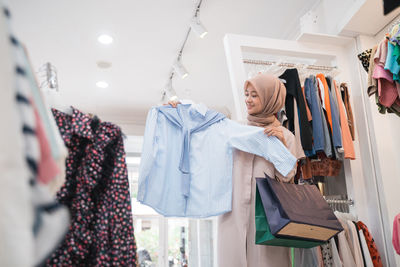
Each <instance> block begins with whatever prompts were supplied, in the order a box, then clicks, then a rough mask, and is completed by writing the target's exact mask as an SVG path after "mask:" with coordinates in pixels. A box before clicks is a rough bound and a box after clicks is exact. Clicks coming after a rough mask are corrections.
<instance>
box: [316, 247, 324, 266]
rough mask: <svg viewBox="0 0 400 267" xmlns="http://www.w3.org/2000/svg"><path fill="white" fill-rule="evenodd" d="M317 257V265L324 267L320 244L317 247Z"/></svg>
mask: <svg viewBox="0 0 400 267" xmlns="http://www.w3.org/2000/svg"><path fill="white" fill-rule="evenodd" d="M317 258H318V266H319V267H324V258H323V256H322V250H321V246H318V247H317Z"/></svg>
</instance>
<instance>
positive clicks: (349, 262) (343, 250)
mask: <svg viewBox="0 0 400 267" xmlns="http://www.w3.org/2000/svg"><path fill="white" fill-rule="evenodd" d="M335 214H336V216H337V217H338V220H339V221H340V223H341V224H342V226H343V228H344V229H345V230H344V231H342V232H340V233H339V234H338V248H339V256H340V259H341V260H342V263H343V267H354V266H357V265H356V261H355V259H354V251H353V249H354V248H353V246H352V243H351V242H352V241H351V237H350V233H349V227H348V225H347V223H346V220H345V219H344V218H342V217H341V216H340V215H338V214H337V212H335Z"/></svg>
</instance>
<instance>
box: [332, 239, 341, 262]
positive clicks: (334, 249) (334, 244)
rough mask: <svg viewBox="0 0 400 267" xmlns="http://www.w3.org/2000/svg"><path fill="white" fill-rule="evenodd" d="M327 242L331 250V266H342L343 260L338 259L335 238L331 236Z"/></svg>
mask: <svg viewBox="0 0 400 267" xmlns="http://www.w3.org/2000/svg"><path fill="white" fill-rule="evenodd" d="M329 244H330V247H331V250H332V266H333V267H341V266H343V262H342V260H341V259H340V255H339V251H338V246H337V244H336V241H335V238H331V239H330V240H329Z"/></svg>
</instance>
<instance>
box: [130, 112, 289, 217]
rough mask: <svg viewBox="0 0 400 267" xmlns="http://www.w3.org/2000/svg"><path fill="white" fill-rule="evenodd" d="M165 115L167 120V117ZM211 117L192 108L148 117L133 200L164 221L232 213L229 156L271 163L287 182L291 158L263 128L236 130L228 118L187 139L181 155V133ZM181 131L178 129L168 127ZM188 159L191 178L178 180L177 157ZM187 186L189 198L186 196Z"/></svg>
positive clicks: (239, 127)
mask: <svg viewBox="0 0 400 267" xmlns="http://www.w3.org/2000/svg"><path fill="white" fill-rule="evenodd" d="M166 111H168V112H169V113H168V114H169V115H168V116H166V115H165V114H166ZM208 112H210V111H206V112H201V111H199V110H197V109H195V108H193V107H192V106H191V105H178V107H177V108H172V107H170V106H163V107H155V108H152V109H151V110H150V112H149V113H148V116H147V121H146V129H145V136H144V143H143V150H142V160H141V164H140V169H139V188H138V197H137V198H138V200H139V201H140V202H141V203H142V204H145V205H148V206H150V207H152V208H153V209H155V210H156V211H157V212H158V213H160V214H162V215H164V216H172V217H193V218H202V217H209V216H215V215H220V214H223V213H226V212H229V211H231V208H232V150H233V148H236V149H239V150H243V151H245V152H248V153H252V154H255V155H258V156H261V157H263V158H265V159H266V160H268V161H270V162H272V163H273V164H274V166H275V168H276V169H277V171H279V172H280V173H281V174H282V175H284V176H286V175H287V174H288V173H289V172H290V171H291V170H292V169H293V168H294V166H295V164H296V158H295V157H294V156H293V155H292V154H291V153H290V152H289V151H288V150H287V149H286V147H285V146H284V145H283V144H282V143H281V142H280V141H279V140H278V139H277V138H276V137H267V136H266V135H265V134H264V132H263V128H259V127H254V126H247V125H241V124H239V123H236V122H234V121H231V120H229V119H227V118H224V117H222V118H220V119H219V120H214V121H213V122H212V123H210V125H209V126H208V127H206V128H202V130H200V131H196V132H191V133H190V134H189V139H188V144H189V148H190V149H189V150H187V153H188V154H185V153H186V152H183V151H184V147H183V146H184V144H183V138H184V133H183V132H184V129H191V128H193V127H194V125H199V124H201V123H202V121H203V120H206V117H209V113H208ZM171 114H174V116H175V118H173V120H175V119H176V121H180V123H183V124H184V125H181V126H180V127H177V126H176V125H177V124H176V121H174V122H172V121H171ZM184 154H185V155H187V156H188V159H189V161H188V162H189V163H190V169H189V170H190V171H189V172H190V176H185V175H182V171H181V168H180V164H181V163H182V160H181V155H184ZM182 179H189V180H188V181H186V182H187V183H186V184H187V188H188V192H185V190H186V189H185V186H183V185H185V182H183V181H182Z"/></svg>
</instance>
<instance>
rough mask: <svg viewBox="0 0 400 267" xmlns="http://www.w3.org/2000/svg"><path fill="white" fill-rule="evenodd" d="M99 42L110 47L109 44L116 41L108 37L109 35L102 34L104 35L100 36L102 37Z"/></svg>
mask: <svg viewBox="0 0 400 267" xmlns="http://www.w3.org/2000/svg"><path fill="white" fill-rule="evenodd" d="M97 40H98V41H99V42H100V43H102V44H105V45H109V44H111V43H112V42H113V41H114V39H113V38H112V37H111V36H110V35H108V34H102V35H100V36H99V37H98V38H97Z"/></svg>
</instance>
